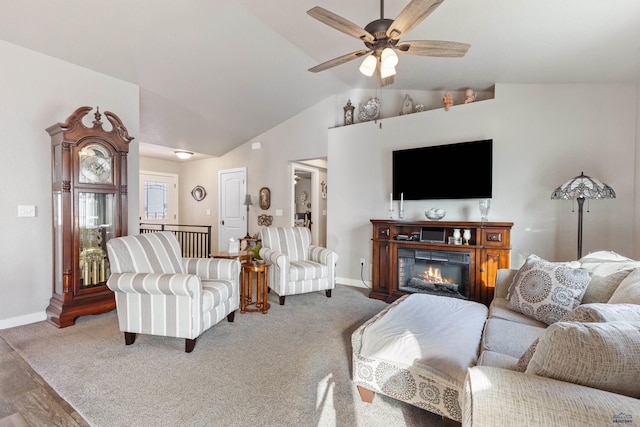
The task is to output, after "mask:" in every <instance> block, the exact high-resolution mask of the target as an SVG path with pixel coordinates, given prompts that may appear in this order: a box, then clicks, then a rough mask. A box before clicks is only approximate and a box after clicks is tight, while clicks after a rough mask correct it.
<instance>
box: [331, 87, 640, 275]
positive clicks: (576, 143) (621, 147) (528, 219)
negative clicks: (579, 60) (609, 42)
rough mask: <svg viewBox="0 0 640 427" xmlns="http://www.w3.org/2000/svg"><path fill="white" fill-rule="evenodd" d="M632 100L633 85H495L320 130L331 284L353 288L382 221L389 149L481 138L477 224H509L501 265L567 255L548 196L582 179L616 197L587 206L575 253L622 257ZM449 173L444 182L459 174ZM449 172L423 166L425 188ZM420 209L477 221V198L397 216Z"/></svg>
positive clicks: (570, 255) (564, 214)
mask: <svg viewBox="0 0 640 427" xmlns="http://www.w3.org/2000/svg"><path fill="white" fill-rule="evenodd" d="M637 98H638V95H637V88H636V86H634V85H496V88H495V99H493V100H486V101H481V102H476V103H474V104H467V105H457V106H454V107H453V108H452V109H450V111H448V112H445V111H444V110H443V109H437V110H432V111H425V112H422V113H415V114H411V115H405V116H401V117H393V118H389V119H384V120H381V121H378V123H373V122H369V123H361V124H355V125H352V126H346V127H339V128H335V129H331V130H330V131H329V141H328V144H329V147H328V153H329V155H328V163H329V188H330V191H329V201H328V209H329V211H328V225H327V227H328V237H327V240H328V242H327V245H328V247H330V248H333V249H335V250H336V251H337V252H338V253H339V255H340V262H339V264H338V272H337V274H338V276H339V277H340V280H341V281H342V283H345V282H346V283H352V284H358V283H359V282H360V280H359V277H360V265H359V259H360V258H365V259H366V260H367V266H369V263H370V262H371V225H370V222H369V220H370V219H372V218H388V212H387V210H388V206H389V193H390V192H391V152H392V151H393V150H394V149H400V148H410V147H419V146H430V145H439V144H447V143H454V142H463V141H472V140H478V139H487V138H493V141H494V166H493V176H494V178H493V180H494V189H493V200H492V205H491V211H490V214H489V219H490V220H493V221H511V222H514V223H515V224H514V227H513V230H512V237H511V243H512V247H513V251H512V266H514V267H518V266H520V265H521V264H522V262H523V261H524V259H525V258H526V257H527V256H528V255H529V254H531V253H536V254H538V255H540V256H542V257H545V258H548V259H551V260H568V259H575V257H576V246H577V212H572V211H571V202H568V201H557V200H551V199H550V196H551V192H552V191H553V190H554V189H555V188H556V187H557V186H559V185H560V184H562V183H564V182H565V181H567V180H568V179H570V178H573V177H574V176H577V175H579V174H580V172H582V171H584V173H585V174H586V175H590V176H593V177H596V178H599V179H601V180H602V181H604V182H605V183H607V184H609V185H610V186H612V187H613V188H614V190H615V191H616V194H617V198H616V199H614V200H602V201H592V202H591V203H590V212H589V213H586V212H585V215H584V234H583V236H584V237H583V253H584V254H586V253H588V252H590V251H593V250H597V249H610V250H614V251H617V252H619V253H621V254H624V255H627V256H634V253H633V252H634V245H633V239H632V236H633V230H634V226H635V227H636V228H637V227H638V224H637V221H638V220H636V223H635V224H634V211H635V212H637V211H638V203H639V202H638V200H637V199H636V200H635V201H634V195H636V194H637V188H638V187H640V183H639V182H638V180H639V177H638V176H637V174H636V171H637V170H638V168H637V163H638V160H637V154H636V152H637V148H638V145H639V144H638V140H637V138H638V136H637V127H638V126H637V122H638V111H637V109H638V99H637ZM451 166H452V176H453V175H454V174H455V168H461V167H464V165H463V164H456V163H455V162H452V165H451ZM452 176H451V177H431V176H429V174H428V168H427V167H425V185H438V180H439V179H451V178H452ZM431 207H439V208H444V209H446V210H447V215H446V217H445V219H447V220H470V221H477V220H479V211H478V207H477V200H457V201H444V200H442V201H407V202H405V219H409V220H421V219H424V214H423V212H424V211H425V210H427V209H429V208H431ZM396 209H397V207H396ZM396 215H397V214H396ZM396 218H397V216H396ZM635 251H636V254H635V256H637V255H638V254H637V251H638V249H635ZM365 271H366V274H365V278H366V279H367V280H368V279H370V275H369V268H367V269H365Z"/></svg>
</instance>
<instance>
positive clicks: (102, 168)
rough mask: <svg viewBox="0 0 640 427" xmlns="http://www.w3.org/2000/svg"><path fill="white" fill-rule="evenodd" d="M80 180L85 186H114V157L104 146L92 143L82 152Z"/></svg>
mask: <svg viewBox="0 0 640 427" xmlns="http://www.w3.org/2000/svg"><path fill="white" fill-rule="evenodd" d="M79 155H80V159H79V160H80V179H79V182H81V183H83V184H113V157H112V156H111V151H109V149H108V148H107V147H105V146H104V145H102V144H98V143H92V144H88V145H86V146H85V147H84V148H83V149H82V150H81V151H80V154H79Z"/></svg>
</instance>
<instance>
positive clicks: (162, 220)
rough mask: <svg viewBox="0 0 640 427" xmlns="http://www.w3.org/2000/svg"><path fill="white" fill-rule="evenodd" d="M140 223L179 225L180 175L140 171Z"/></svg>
mask: <svg viewBox="0 0 640 427" xmlns="http://www.w3.org/2000/svg"><path fill="white" fill-rule="evenodd" d="M139 194H140V222H144V223H158V224H178V221H179V219H178V208H179V206H178V203H179V202H178V175H175V174H169V173H162V172H150V171H140V193H139Z"/></svg>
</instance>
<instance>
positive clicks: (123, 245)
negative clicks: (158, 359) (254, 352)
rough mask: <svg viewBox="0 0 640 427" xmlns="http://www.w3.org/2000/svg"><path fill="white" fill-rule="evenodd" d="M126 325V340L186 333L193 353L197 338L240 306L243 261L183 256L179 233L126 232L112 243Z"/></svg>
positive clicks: (115, 286)
mask: <svg viewBox="0 0 640 427" xmlns="http://www.w3.org/2000/svg"><path fill="white" fill-rule="evenodd" d="M107 251H108V254H109V263H110V264H111V275H110V276H109V279H108V280H107V286H108V287H109V289H111V290H112V291H114V292H115V296H116V308H117V311H118V322H119V325H120V330H121V331H122V332H124V338H125V344H126V345H130V344H133V342H134V341H135V339H136V334H137V333H141V334H150V335H162V336H168V337H176V338H184V339H185V351H186V352H187V353H190V352H191V351H193V348H194V347H195V345H196V338H197V337H198V336H200V334H202V333H203V332H204V331H206V330H207V329H209V328H210V327H211V326H213V325H215V324H216V323H218V322H220V321H221V320H222V319H223V318H224V317H225V316H226V317H227V320H228V321H229V322H233V318H234V314H235V310H237V309H238V307H239V306H240V296H239V295H240V288H239V279H240V263H239V262H238V261H236V260H230V259H212V258H182V255H181V251H180V244H179V243H178V240H177V239H176V237H175V236H174V235H173V233H171V232H168V231H164V232H158V233H148V234H140V235H135V236H124V237H118V238H114V239H110V240H109V241H108V242H107Z"/></svg>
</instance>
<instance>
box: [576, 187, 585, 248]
mask: <svg viewBox="0 0 640 427" xmlns="http://www.w3.org/2000/svg"><path fill="white" fill-rule="evenodd" d="M582 205H584V197H578V258H576V259H580V258H582Z"/></svg>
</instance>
